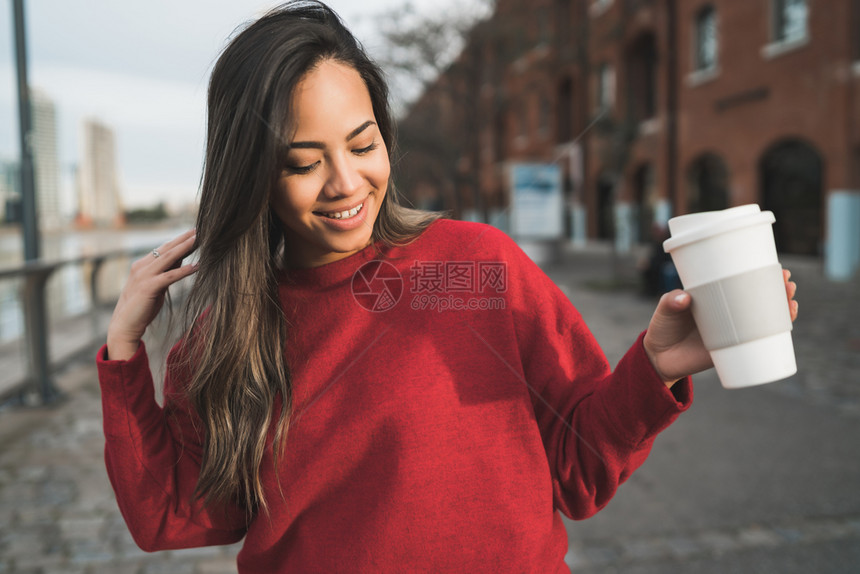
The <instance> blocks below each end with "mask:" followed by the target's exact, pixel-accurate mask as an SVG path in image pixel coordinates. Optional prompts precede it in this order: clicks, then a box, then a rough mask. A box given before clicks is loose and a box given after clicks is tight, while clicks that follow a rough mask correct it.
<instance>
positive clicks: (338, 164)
mask: <svg viewBox="0 0 860 574" xmlns="http://www.w3.org/2000/svg"><path fill="white" fill-rule="evenodd" d="M360 187H361V174H359V172H358V170H357V169H356V166H354V165H353V164H352V162H351V161H350V160H349V158H341V159H339V160H337V161H334V162H332V169H331V172H330V174H329V180H328V182H327V185H326V188H327V189H328V190H329V191H330V192H331V193H333V194H336V195H339V196H350V195H353V194H354V193H355V192H356V191H358V190H359V188H360Z"/></svg>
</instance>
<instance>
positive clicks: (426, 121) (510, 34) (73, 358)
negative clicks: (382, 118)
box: [0, 0, 860, 573]
mask: <svg viewBox="0 0 860 574" xmlns="http://www.w3.org/2000/svg"><path fill="white" fill-rule="evenodd" d="M14 4H19V5H20V6H21V7H22V8H23V12H22V15H23V19H22V23H23V26H20V27H19V29H18V31H17V33H16V23H15V19H14V17H13V13H14V11H13V5H14ZM329 4H330V5H331V6H332V7H333V8H334V9H335V10H337V11H338V12H339V13H340V14H341V16H342V17H343V18H344V20H345V21H346V23H347V25H348V26H349V27H350V28H351V29H352V30H353V31H354V32H355V33H356V35H357V36H358V37H359V39H360V40H361V41H362V43H363V44H364V45H365V46H366V47H367V49H368V51H369V52H370V54H371V55H372V56H373V57H374V58H376V59H377V60H378V61H379V62H380V63H381V64H383V67H384V68H385V70H386V72H387V74H388V76H389V79H390V82H391V86H392V96H393V102H392V103H393V105H394V109H395V111H396V113H397V116H398V120H399V122H398V124H399V130H398V131H399V133H398V140H399V147H398V149H397V157H396V162H395V170H396V171H395V176H396V179H395V182H396V184H397V185H398V187H399V188H400V191H401V192H402V193H403V195H404V196H405V197H406V198H407V199H408V201H409V202H410V203H412V204H413V205H415V206H417V207H421V208H425V209H439V210H447V211H449V212H450V213H451V215H452V216H453V217H455V218H460V219H467V220H472V221H482V222H486V223H490V224H492V225H495V226H497V227H499V228H501V229H503V230H504V231H506V232H508V233H510V234H511V235H512V236H514V238H515V239H517V240H518V241H519V242H520V244H521V245H522V246H523V247H524V248H525V249H526V250H527V252H529V253H530V254H531V255H532V256H533V257H534V258H535V259H536V260H538V262H539V263H540V264H541V265H542V266H543V267H544V268H545V269H546V270H547V272H548V273H550V275H551V277H553V279H554V280H556V281H557V283H558V284H559V285H560V286H561V287H562V288H563V289H564V290H565V292H566V293H567V294H568V295H569V296H571V298H572V299H573V300H574V303H575V304H576V305H577V307H579V308H580V309H581V310H584V314H585V315H586V319H587V320H588V322H589V324H590V325H592V328H593V329H594V330H595V333H596V334H597V335H598V340H600V341H601V343H603V344H604V345H605V347H606V350H607V354H608V355H609V356H610V358H611V359H613V360H617V358H618V357H619V356H620V353H621V352H623V349H625V348H626V347H627V346H629V344H630V343H631V342H632V340H634V339H635V336H636V335H637V334H638V332H639V330H641V329H642V328H644V326H645V325H646V324H647V320H648V317H649V314H650V312H651V310H652V309H653V303H654V299H653V296H655V295H659V294H660V293H661V292H663V291H665V290H668V289H671V288H673V287H674V286H675V285H676V281H677V278H676V276H675V275H674V274H673V273H672V269H671V264H669V263H667V261H666V258H665V257H663V256H662V255H661V249H660V243H661V242H662V240H663V239H664V238H665V237H666V222H667V221H668V219H669V218H670V217H672V216H675V215H680V214H684V213H690V212H696V211H705V210H715V209H723V208H726V207H731V206H736V205H741V204H746V203H758V204H760V205H761V207H762V209H766V210H771V211H773V213H774V214H775V216H776V224H775V226H774V232H775V236H776V241H777V247H778V249H779V251H780V256H781V259H782V261H783V262H784V264H785V265H786V266H787V267H790V268H791V269H792V270H793V272H795V277H796V278H798V282H799V283H800V284H801V291H800V295H799V299H800V301H801V319H800V320H799V321H798V323H797V325H796V329H795V336H796V347H797V353H798V363H799V369H800V370H799V373H798V375H797V376H795V377H794V378H792V379H791V380H789V381H787V382H784V383H779V384H775V385H766V386H765V387H763V388H762V389H760V390H750V391H749V392H747V391H744V393H746V394H743V395H739V394H732V393H721V392H718V391H708V390H707V389H713V388H716V387H718V383H716V381H715V379H714V377H713V375H712V374H705V375H702V377H701V380H702V381H704V385H705V386H704V389H706V390H705V392H704V393H703V394H704V396H705V397H706V398H707V400H709V401H711V402H710V403H708V404H709V405H710V406H709V407H701V408H702V409H706V410H704V411H703V412H702V411H700V413H699V414H698V415H697V417H696V418H695V419H693V421H691V422H689V423H687V422H684V421H681V422H680V423H679V425H680V426H678V428H679V429H680V430H677V431H676V430H675V428H676V427H673V428H672V429H670V432H669V434H668V435H667V436H668V437H669V438H667V439H666V444H667V446H668V449H662V450H658V451H657V452H655V455H654V456H653V457H652V459H650V460H649V462H648V463H647V464H646V466H645V467H644V468H643V469H642V471H641V472H640V473H637V474H636V475H634V477H633V478H632V479H631V486H629V487H627V490H626V491H625V492H626V493H627V494H625V495H622V497H623V496H627V497H629V500H628V503H627V504H626V505H625V504H623V503H622V504H619V505H618V506H619V507H620V508H621V510H618V511H615V510H614V508H615V507H614V506H610V508H609V509H608V510H607V511H606V512H605V513H601V514H600V515H598V517H596V518H595V519H593V520H590V521H586V522H585V523H583V524H582V525H573V524H571V525H570V532H571V548H572V550H571V554H570V555H569V560H568V563H569V564H570V565H571V566H572V567H574V571H594V572H607V571H622V572H652V571H653V572H666V571H677V572H686V571H690V569H691V568H695V569H697V570H701V571H704V572H710V571H713V572H726V571H737V572H771V571H773V572H794V571H797V572H808V571H817V572H857V571H860V550H858V549H860V498H858V496H860V495H858V494H857V493H855V492H853V491H854V486H856V484H858V481H860V457H858V456H857V453H858V452H860V450H858V447H860V390H858V386H857V382H858V380H860V327H858V325H860V312H858V309H860V272H858V268H860V1H858V0H751V1H747V2H738V1H735V0H689V1H687V0H683V1H682V0H460V1H454V0H437V1H433V2H430V1H429V0H413V1H411V2H407V1H403V0H365V1H363V2H361V3H356V2H351V1H350V0H331V1H330V2H329ZM274 5H276V2H262V1H258V0H230V1H227V0H208V1H205V2H204V1H202V0H186V1H183V2H169V1H168V0H151V1H149V2H146V3H117V2H110V1H108V0H86V1H80V2H63V1H60V0H34V1H18V0H15V1H14V2H13V0H0V38H3V41H0V405H2V406H0V444H8V445H9V447H8V448H7V449H6V452H5V454H0V573H3V572H15V573H18V572H81V573H90V572H156V571H159V572H186V571H187V572H221V571H224V572H230V571H231V568H233V566H232V560H233V559H232V555H233V554H234V553H235V550H236V549H235V548H234V549H228V550H224V551H222V550H215V551H212V550H206V551H199V552H198V554H197V555H194V554H193V552H192V553H191V554H181V553H175V554H170V553H167V554H166V555H162V556H160V557H156V558H152V557H146V556H143V555H142V553H135V550H134V547H133V544H132V543H131V541H130V540H129V539H127V535H124V534H123V533H124V526H123V525H122V523H121V521H120V519H119V517H118V515H117V514H116V510H115V505H114V503H113V502H112V499H111V498H110V496H111V493H110V491H109V487H108V486H107V483H106V482H104V477H103V476H102V475H103V472H102V469H101V467H100V461H99V460H98V456H99V448H100V446H99V445H100V443H101V440H102V439H101V437H100V435H99V432H100V427H99V424H100V423H99V412H98V400H97V398H98V394H97V390H96V389H95V386H94V384H95V379H94V378H93V377H94V373H93V372H92V371H90V370H87V369H88V368H90V367H91V365H90V363H91V357H92V352H93V350H94V348H95V347H94V346H95V345H98V344H99V343H100V342H101V341H102V340H103V337H104V328H105V325H106V322H107V319H108V317H109V314H110V309H111V308H112V304H113V302H114V301H115V298H116V296H117V295H118V293H119V290H120V289H121V286H122V284H123V282H124V280H125V277H126V275H127V269H128V265H129V263H130V261H131V260H132V258H133V257H134V256H136V254H139V253H143V252H146V251H148V250H149V249H151V248H152V247H154V246H155V245H158V244H159V243H161V242H162V241H164V240H166V239H168V238H170V237H172V236H174V235H175V234H176V233H178V232H180V231H182V230H184V229H186V228H188V227H189V226H191V225H193V222H194V216H195V210H196V200H197V191H198V185H199V180H200V175H201V169H202V160H203V149H204V132H205V99H206V88H207V82H208V76H209V73H210V72H211V68H212V66H213V64H214V62H215V60H216V58H217V56H218V54H219V52H220V50H221V49H222V48H223V47H224V46H225V45H226V43H227V41H228V40H229V38H230V37H231V35H232V34H234V33H235V31H236V30H237V29H238V27H240V26H241V25H242V23H243V22H247V21H249V20H253V19H254V18H255V17H256V16H258V15H260V14H262V13H263V12H265V11H266V10H267V9H269V8H271V7H272V6H274ZM22 31H23V33H24V34H23V35H22V34H21V32H22ZM16 39H19V40H21V39H25V40H26V42H25V46H26V64H27V75H28V84H29V90H28V92H27V94H28V96H29V106H30V110H31V113H30V129H29V130H28V134H29V135H28V136H27V138H26V141H27V142H28V143H27V145H28V149H29V153H30V157H31V160H32V163H31V165H32V181H33V189H34V190H35V217H31V218H30V219H29V220H28V218H27V217H25V215H26V213H27V209H26V207H25V205H24V204H25V202H24V201H23V200H22V197H23V193H22V190H23V188H24V186H23V184H22V160H23V157H24V154H22V149H21V144H20V141H21V140H20V135H19V114H20V105H19V99H18V98H19V94H18V90H17V86H18V76H17V70H16V61H18V59H19V58H21V57H22V55H21V51H20V49H19V50H17V51H16ZM24 171H27V170H26V169H25V170H24ZM28 221H29V223H28ZM28 226H29V227H28ZM28 229H29V231H28ZM27 237H30V239H27ZM33 238H35V241H36V243H37V245H36V248H35V249H34V248H33V245H32V244H33ZM643 295H644V296H643ZM697 380H698V379H697ZM708 385H710V386H708ZM697 392H698V391H697ZM711 394H712V395H713V396H709V395H711ZM741 396H743V397H744V398H740V397H741ZM738 403H742V404H743V405H744V406H745V407H746V409H747V410H745V411H744V410H743V409H741V410H740V411H739V410H737V408H736V407H737V406H738ZM44 405H53V406H51V407H50V408H49V409H47V410H45V409H42V408H39V407H40V406H44ZM753 405H756V406H757V407H760V408H757V407H753ZM774 405H776V406H774ZM810 409H812V410H810ZM763 411H766V412H767V414H763ZM60 414H61V416H60ZM58 417H59V418H58ZM691 418H692V417H691ZM762 420H765V421H767V424H766V425H765V426H764V427H762V425H761V421H762ZM686 424H689V425H690V426H689V427H685V426H683V425H686ZM727 425H730V428H732V429H733V431H732V432H733V433H734V434H732V433H720V436H722V437H723V439H724V442H719V441H717V442H714V441H713V440H712V439H714V436H713V434H714V432H713V429H714V428H720V429H725V428H726V426H727ZM763 429H764V430H763ZM672 433H689V434H690V435H694V436H695V437H696V441H695V442H694V443H693V446H690V445H689V444H688V443H686V442H685V441H684V440H682V439H681V438H680V436H682V434H674V435H673V434H672ZM797 433H799V434H797ZM787 436H791V437H793V438H792V440H791V441H790V444H791V446H790V447H789V446H788V445H787V439H786V438H785V437H787ZM673 437H675V438H673ZM673 441H674V442H673ZM745 441H749V445H751V446H749V448H748V449H747V450H746V451H744V452H745V454H744V455H743V456H739V455H738V453H737V451H736V450H734V448H735V447H736V446H737V443H738V442H741V443H744V442H745ZM825 443H826V444H827V445H829V446H827V447H823V446H822V445H823V444H825ZM659 444H660V443H659V442H658V446H659ZM34 447H38V448H34ZM4 448H6V447H4ZM51 449H54V450H53V451H52V450H51ZM76 449H77V450H76ZM70 450H71V451H73V452H77V455H76V456H77V459H76V460H78V461H86V462H87V465H88V466H87V469H85V470H81V469H79V470H74V468H75V466H74V465H75V463H74V462H72V461H71V460H67V459H66V458H64V457H63V456H60V455H59V454H58V453H59V452H66V453H68V452H69V451H70ZM762 451H767V454H768V455H769V456H771V457H773V458H771V459H768V456H763V455H762ZM38 453H42V455H41V458H40V455H39V454H38ZM45 453H53V454H52V455H51V456H59V458H58V459H57V460H59V461H60V462H51V460H49V459H50V457H48V456H47V455H45ZM706 454H707V457H708V459H707V460H708V461H712V460H724V461H725V460H733V461H734V466H732V465H729V466H727V467H725V468H723V467H713V466H712V465H711V463H710V462H703V461H700V458H701V457H703V456H705V455H706ZM32 457H35V458H32ZM675 457H678V458H675ZM697 457H698V458H697ZM690 459H693V460H694V461H696V462H694V464H693V465H692V466H690V464H689V461H690ZM788 459H790V464H788V463H787V460H788ZM677 460H682V461H686V462H684V463H683V464H685V466H686V467H687V468H686V471H687V474H684V475H682V477H683V478H686V479H691V478H692V477H697V478H696V479H695V480H692V481H691V480H681V481H680V482H679V481H678V475H677V473H674V474H673V473H672V467H673V464H675V461H677ZM763 461H768V462H763ZM699 462H701V464H699ZM64 465H65V466H64ZM739 467H743V468H747V469H748V467H755V468H758V469H759V472H758V473H757V474H756V473H753V474H752V475H748V474H744V473H740V474H738V472H737V470H738V468H739ZM69 469H72V470H69ZM696 469H699V470H701V474H700V475H696V474H695V472H696ZM767 469H771V470H773V471H774V472H777V473H781V474H778V476H776V477H775V478H774V480H773V482H770V481H767V480H765V478H764V477H765V475H766V470H767ZM689 473H693V474H689ZM738 476H745V477H746V478H748V479H749V481H746V482H740V483H739V482H738ZM691 482H693V483H694V484H695V485H698V488H696V487H692V488H691ZM93 484H95V485H100V486H97V487H93V486H85V485H93ZM747 487H748V488H750V489H751V490H750V491H745V490H744V489H745V488H747ZM774 489H775V490H774ZM680 491H683V493H684V494H680V495H679V494H678V493H679V492H680ZM715 492H716V493H718V494H719V495H718V496H713V493H715ZM738 492H745V494H744V496H743V497H741V498H733V494H732V493H734V494H737V493H738ZM813 492H814V493H813ZM676 495H677V496H680V498H681V499H682V502H683V505H682V507H681V510H680V511H679V510H678V509H677V508H673V501H672V499H673V497H674V496H676ZM696 496H699V497H700V498H702V497H706V496H707V497H709V498H708V500H707V501H705V502H704V503H703V502H702V501H701V500H699V502H696V499H695V497H696ZM788 500H791V501H792V504H787V503H786V501H788ZM752 501H757V502H752ZM22 505H23V506H22ZM88 505H89V506H92V507H93V508H97V509H99V511H98V512H94V511H89V510H86V507H87V506H88ZM24 507H27V508H29V510H27V509H25V508H24ZM34 509H35V510H34ZM40 509H41V510H40ZM752 509H754V511H753V510H752ZM639 511H641V512H642V513H643V514H639ZM654 521H659V522H660V524H655V523H654ZM4 525H5V526H4ZM690 532H692V534H690ZM652 534H653V535H652ZM658 534H659V535H658ZM123 536H125V537H123ZM619 537H620V538H619ZM780 557H782V558H780Z"/></svg>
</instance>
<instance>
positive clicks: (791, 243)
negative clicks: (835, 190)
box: [759, 140, 824, 255]
mask: <svg viewBox="0 0 860 574" xmlns="http://www.w3.org/2000/svg"><path fill="white" fill-rule="evenodd" d="M823 173H824V166H823V162H822V159H821V155H820V154H819V153H818V151H817V150H816V149H815V148H814V147H812V146H810V145H809V144H807V143H806V142H803V141H800V140H784V141H782V142H779V143H777V144H775V145H773V146H771V147H770V148H769V149H768V150H767V151H766V152H765V153H764V155H762V158H761V160H760V161H759V184H760V188H759V189H760V197H761V201H762V209H768V210H770V211H772V212H773V214H774V216H775V217H776V223H775V224H774V226H773V232H774V235H775V237H776V248H777V249H778V250H779V251H781V252H783V253H794V254H798V255H818V254H819V253H820V245H821V241H822V224H821V217H822V206H821V203H822V195H823V194H822V188H823Z"/></svg>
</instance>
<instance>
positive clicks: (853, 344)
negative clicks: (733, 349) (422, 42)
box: [0, 253, 860, 574]
mask: <svg viewBox="0 0 860 574" xmlns="http://www.w3.org/2000/svg"><path fill="white" fill-rule="evenodd" d="M607 261H608V260H607V258H606V257H605V254H593V253H589V254H568V256H567V257H566V258H565V262H564V264H562V265H552V266H548V272H549V274H550V276H552V277H553V279H555V280H556V282H557V283H558V284H559V285H560V286H561V287H562V289H563V290H564V291H565V292H566V293H567V294H568V295H569V296H570V297H571V298H572V300H573V301H574V303H575V304H576V305H577V307H578V308H579V309H580V311H581V312H582V313H583V315H584V316H585V318H586V321H587V322H588V323H589V325H590V326H591V327H592V330H593V331H594V332H595V334H596V336H597V338H598V340H599V341H600V342H601V343H602V344H603V346H604V350H605V351H606V353H607V355H608V356H609V357H610V360H612V361H613V362H615V361H617V359H618V358H619V357H620V356H621V354H622V353H623V352H624V350H626V349H627V347H629V345H630V344H631V343H632V342H633V341H634V340H635V338H636V336H637V334H638V333H639V331H641V330H642V329H643V328H644V327H645V326H646V325H647V322H648V318H649V317H650V314H651V312H652V310H653V307H654V300H653V299H645V298H642V297H640V296H638V295H637V293H636V292H635V289H633V288H631V271H630V270H631V266H630V262H629V261H622V262H621V266H620V268H621V269H622V270H623V272H622V273H620V274H617V275H615V276H613V274H612V272H611V267H610V265H609V263H608V262H607ZM787 266H788V267H790V268H792V269H793V271H794V272H795V278H796V279H797V281H798V283H799V284H800V292H799V294H798V300H799V301H800V304H801V319H799V320H798V322H797V325H796V327H795V343H796V348H797V355H798V363H799V369H800V370H799V373H798V375H796V376H795V377H793V378H792V379H789V380H788V381H785V382H782V383H776V384H772V385H764V386H762V387H757V388H756V389H754V390H753V389H747V390H742V391H725V390H723V389H721V388H719V384H718V383H717V382H716V380H715V378H714V377H713V375H712V374H708V373H706V374H703V375H702V376H701V377H697V379H696V404H694V406H693V409H691V412H690V413H685V415H684V416H683V417H681V419H679V422H678V423H676V425H673V426H672V427H671V428H670V429H669V430H667V431H666V432H665V433H664V435H661V437H660V438H659V439H658V441H657V443H656V445H655V447H654V451H653V452H652V456H651V458H650V459H649V460H648V462H647V463H646V464H645V465H644V466H643V467H642V469H640V470H639V471H638V472H637V473H636V474H634V475H633V477H632V478H631V480H630V481H628V483H626V484H625V485H624V486H623V487H622V489H621V490H620V491H619V493H618V495H617V496H616V498H615V499H614V500H613V502H612V503H611V504H610V505H609V506H608V507H607V509H605V510H604V511H602V512H601V513H599V514H598V515H597V516H595V517H594V518H592V519H589V520H587V521H583V522H577V523H573V522H570V523H568V530H569V535H570V541H571V549H570V553H569V554H568V557H567V560H568V563H569V564H570V565H571V567H572V568H573V570H574V572H588V573H596V572H625V573H626V572H637V573H638V572H641V573H650V572H654V573H657V572H660V573H665V572H690V571H696V572H697V574H704V573H708V572H714V573H716V572H720V573H722V572H750V573H752V572H780V573H785V572H788V573H791V572H798V573H799V572H837V573H838V572H846V573H847V572H857V571H860V493H858V492H854V491H856V490H857V489H856V488H855V487H856V485H857V484H860V460H858V458H860V457H857V444H858V437H860V408H858V403H860V389H858V378H860V377H858V374H860V363H858V355H860V331H858V329H860V327H858V326H860V289H858V283H857V282H856V281H855V282H853V283H849V284H832V283H829V282H827V281H825V280H824V279H822V278H821V276H820V269H819V264H818V263H816V262H810V261H805V260H798V261H796V262H795V261H790V262H787ZM613 277H614V279H613ZM616 279H620V281H616ZM619 287H620V288H619ZM58 386H60V387H61V388H62V389H63V390H64V391H65V392H66V399H65V401H63V402H62V403H60V404H59V405H56V406H54V407H51V408H30V409H17V410H6V411H3V412H0V444H2V445H3V446H2V451H0V574H112V573H120V574H123V573H129V574H155V573H171V574H183V573H187V574H222V573H224V574H226V573H234V572H235V554H236V553H237V552H238V548H239V546H238V545H234V546H230V547H221V548H217V547H216V548H203V549H193V550H185V551H171V552H161V553H155V554H147V553H144V552H142V551H140V550H139V549H138V548H137V547H136V546H135V544H134V542H133V541H132V540H131V538H130V536H129V534H128V532H127V530H126V528H125V525H124V523H123V521H122V518H121V516H120V515H119V511H118V510H117V508H116V504H115V501H114V498H113V493H112V491H111V488H110V485H109V483H108V480H107V476H106V474H105V470H104V464H103V460H102V448H103V441H104V438H103V435H102V431H101V412H100V408H101V405H100V400H99V391H98V386H97V383H96V378H95V369H94V366H93V365H92V363H91V361H88V362H86V363H79V364H76V365H72V366H70V367H69V368H68V369H67V370H66V372H64V373H61V374H59V375H58Z"/></svg>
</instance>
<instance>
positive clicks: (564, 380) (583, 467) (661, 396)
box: [509, 242, 692, 519]
mask: <svg viewBox="0 0 860 574" xmlns="http://www.w3.org/2000/svg"><path fill="white" fill-rule="evenodd" d="M509 261H510V263H509V265H510V272H509V278H510V292H509V298H510V302H511V306H512V311H513V321H514V329H515V332H516V337H517V341H518V343H517V344H518V346H519V353H520V361H521V364H522V369H523V376H524V378H525V380H526V382H527V384H528V386H529V390H530V392H531V394H532V402H533V405H534V410H535V418H536V420H537V423H538V426H539V428H540V432H541V437H542V440H543V442H544V447H545V449H546V453H547V459H548V462H549V466H550V472H551V474H552V480H553V494H554V502H555V505H556V506H557V507H558V508H559V509H560V510H561V511H562V512H564V514H565V515H567V516H569V517H571V518H574V519H582V518H587V517H588V516H591V515H593V514H594V513H596V512H597V511H599V510H600V509H601V508H603V507H604V506H605V505H606V504H607V503H608V502H609V500H610V499H611V498H612V497H613V496H614V494H615V492H616V490H617V488H618V486H619V485H620V484H621V483H622V482H624V481H625V480H626V479H627V478H628V477H629V476H630V474H631V473H632V472H633V471H634V470H635V469H636V468H638V467H639V466H641V465H642V463H643V462H644V461H645V459H646V457H647V456H648V453H649V452H650V449H651V446H652V444H653V442H654V438H655V437H656V435H657V434H658V433H659V432H660V431H662V430H663V429H664V428H666V427H667V426H668V425H669V424H671V423H672V422H673V421H674V420H675V419H676V418H677V416H678V415H679V414H680V413H681V412H682V411H684V410H686V409H687V408H689V406H690V404H691V401H692V384H691V381H690V379H689V378H687V379H685V380H682V381H679V382H677V383H676V384H675V385H674V386H673V387H672V389H671V390H670V389H668V388H667V387H666V385H665V384H663V382H662V381H661V380H660V378H659V376H658V375H657V374H656V372H655V371H654V368H653V367H652V365H651V362H650V361H649V360H648V357H647V355H646V353H645V349H644V347H643V345H642V339H643V336H644V333H643V334H640V336H639V338H638V339H637V340H636V342H635V343H634V344H633V346H632V347H631V348H630V350H629V351H628V352H627V353H626V355H625V356H624V357H623V358H622V359H621V361H620V362H619V364H618V365H617V367H616V369H615V371H614V372H612V371H611V369H610V367H609V364H608V361H607V359H606V356H605V355H604V353H603V351H602V350H601V348H600V346H599V345H598V343H597V341H596V340H595V338H594V336H593V335H592V333H591V331H590V330H589V329H588V327H587V326H586V324H585V322H584V321H583V319H582V317H581V315H580V314H579V312H578V311H577V310H576V309H575V308H574V306H573V304H572V303H571V302H570V300H569V299H568V298H567V297H566V296H565V295H564V294H563V293H562V292H561V290H560V289H559V288H558V287H557V286H556V285H555V284H554V283H553V282H552V280H550V279H549V277H547V276H546V274H545V273H544V272H543V271H542V270H541V269H540V268H538V267H537V265H535V264H534V263H533V262H532V261H531V260H530V259H529V258H528V257H527V256H526V255H525V254H524V253H523V252H522V251H521V250H520V249H519V247H517V246H516V245H515V244H513V242H511V255H510V259H509Z"/></svg>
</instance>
